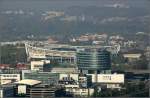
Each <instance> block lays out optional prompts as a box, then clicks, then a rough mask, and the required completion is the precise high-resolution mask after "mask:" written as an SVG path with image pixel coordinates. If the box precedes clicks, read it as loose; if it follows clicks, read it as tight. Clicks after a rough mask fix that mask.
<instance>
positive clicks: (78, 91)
mask: <svg viewBox="0 0 150 98" xmlns="http://www.w3.org/2000/svg"><path fill="white" fill-rule="evenodd" d="M66 92H68V93H71V94H73V95H75V96H92V94H93V93H94V89H93V88H66Z"/></svg>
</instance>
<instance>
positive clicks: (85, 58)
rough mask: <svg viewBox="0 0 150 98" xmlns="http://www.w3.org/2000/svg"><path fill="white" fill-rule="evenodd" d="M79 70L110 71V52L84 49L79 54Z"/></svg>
mask: <svg viewBox="0 0 150 98" xmlns="http://www.w3.org/2000/svg"><path fill="white" fill-rule="evenodd" d="M77 65H78V68H79V70H97V71H102V70H110V68H111V61H110V52H108V51H106V50H104V49H103V50H101V49H84V50H81V51H78V52H77Z"/></svg>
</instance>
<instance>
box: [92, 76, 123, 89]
mask: <svg viewBox="0 0 150 98" xmlns="http://www.w3.org/2000/svg"><path fill="white" fill-rule="evenodd" d="M89 75H91V76H92V82H93V83H99V84H105V85H106V86H107V88H121V86H120V84H124V74H97V75H95V74H89Z"/></svg>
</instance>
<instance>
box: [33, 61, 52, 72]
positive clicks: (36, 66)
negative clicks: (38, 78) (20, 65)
mask: <svg viewBox="0 0 150 98" xmlns="http://www.w3.org/2000/svg"><path fill="white" fill-rule="evenodd" d="M47 63H50V61H48V60H41V61H31V70H43V65H44V64H47Z"/></svg>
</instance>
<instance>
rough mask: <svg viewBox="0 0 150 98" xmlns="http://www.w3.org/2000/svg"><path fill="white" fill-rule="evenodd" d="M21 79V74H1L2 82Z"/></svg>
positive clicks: (0, 79)
mask: <svg viewBox="0 0 150 98" xmlns="http://www.w3.org/2000/svg"><path fill="white" fill-rule="evenodd" d="M17 81H20V74H0V84H1V85H3V84H8V83H12V82H17Z"/></svg>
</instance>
